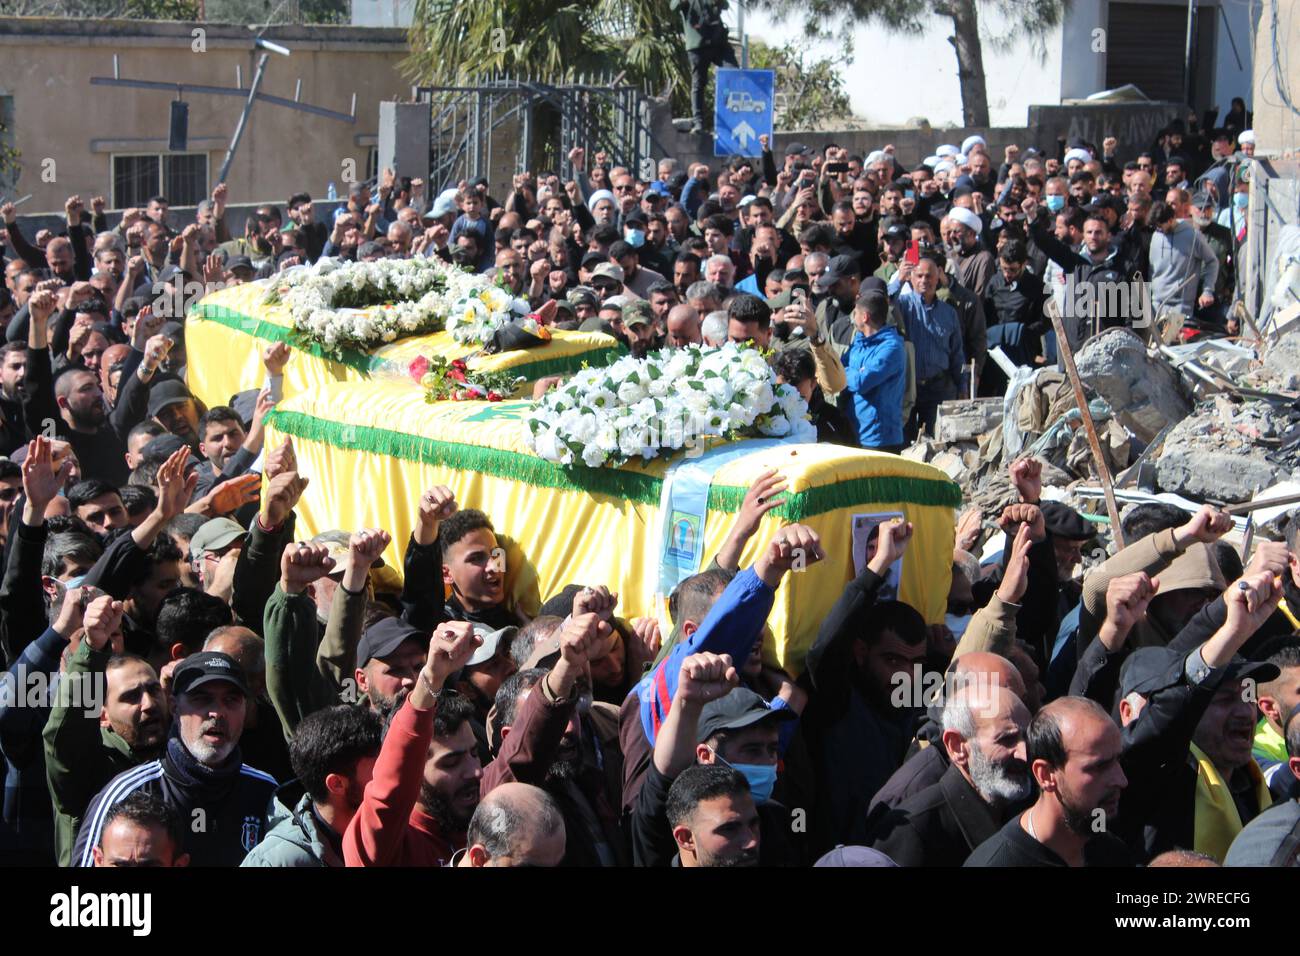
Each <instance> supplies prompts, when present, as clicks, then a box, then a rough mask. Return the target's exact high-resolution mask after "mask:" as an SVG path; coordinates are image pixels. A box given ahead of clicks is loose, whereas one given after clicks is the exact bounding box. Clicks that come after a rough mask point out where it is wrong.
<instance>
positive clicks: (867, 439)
mask: <svg viewBox="0 0 1300 956" xmlns="http://www.w3.org/2000/svg"><path fill="white" fill-rule="evenodd" d="M888 319H889V297H888V296H887V295H885V293H883V292H880V291H879V290H876V289H868V290H867V291H866V292H864V293H862V295H860V296H858V300H857V303H856V304H855V305H854V308H853V326H854V328H856V329H857V332H856V334H854V336H853V341H852V342H850V343H849V348H848V351H847V352H845V353H844V355H843V357H842V360H843V362H844V374H845V378H846V379H847V382H848V384H847V386H846V388H845V390H844V396H845V398H846V399H848V400H846V401H841V402H840V407H841V408H843V409H844V414H845V416H846V417H847V418H848V419H849V422H850V425H851V426H852V427H856V428H857V431H858V441H860V442H861V443H862V447H863V448H870V449H872V450H875V451H888V452H893V453H895V454H897V453H898V452H900V451H902V450H903V389H904V386H906V384H907V352H906V350H905V349H904V347H903V337H902V335H900V334H899V332H898V329H896V328H894V327H893V326H892V325H888V324H886V323H887V321H888Z"/></svg>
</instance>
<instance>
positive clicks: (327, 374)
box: [185, 282, 617, 407]
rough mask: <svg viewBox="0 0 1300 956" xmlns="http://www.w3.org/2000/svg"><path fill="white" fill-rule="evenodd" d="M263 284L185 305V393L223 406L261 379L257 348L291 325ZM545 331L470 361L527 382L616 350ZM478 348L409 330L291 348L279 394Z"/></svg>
mask: <svg viewBox="0 0 1300 956" xmlns="http://www.w3.org/2000/svg"><path fill="white" fill-rule="evenodd" d="M266 288H267V284H266V282H247V283H244V284H243V285H237V286H231V287H229V288H226V289H222V290H220V291H218V292H214V293H212V294H211V295H208V296H205V297H204V298H203V300H202V301H201V302H199V303H197V304H196V305H195V306H194V307H193V308H192V309H190V312H189V315H188V316H187V318H186V323H185V349H186V353H187V355H188V357H189V368H188V375H189V379H188V382H189V387H190V391H192V392H193V393H194V394H195V395H197V396H198V397H199V398H200V399H201V400H202V401H203V402H204V403H205V404H206V405H208V406H209V407H211V406H213V405H225V404H227V403H228V402H229V401H230V397H231V396H232V395H234V394H235V393H236V392H240V391H243V390H244V389H247V388H254V387H256V386H258V385H260V384H261V382H262V377H263V372H262V349H264V348H265V347H266V345H267V343H268V342H284V341H288V336H289V333H290V331H291V329H292V320H291V319H290V317H289V310H288V309H286V308H285V307H284V306H282V305H266V304H265V303H263V302H262V297H263V296H264V295H265V294H266ZM552 335H553V338H552V339H551V341H550V342H549V343H547V344H546V345H542V346H538V347H537V348H532V349H520V350H516V351H513V352H502V353H500V354H498V355H480V356H477V357H475V358H473V359H470V360H469V366H470V368H471V369H475V370H478V371H483V372H506V371H513V372H514V373H515V374H517V375H522V376H523V377H524V378H525V379H527V380H528V381H529V382H532V381H536V380H537V379H539V378H542V377H543V376H546V375H570V374H572V373H574V372H576V371H578V369H579V368H581V366H582V363H583V362H584V361H586V362H588V363H589V364H591V365H604V364H607V363H608V362H609V361H610V360H611V359H612V358H613V357H614V355H615V354H616V352H617V343H616V342H615V340H614V339H613V338H611V337H610V336H608V335H603V334H601V333H599V332H562V331H556V332H554V333H552ZM477 351H478V348H477V347H476V346H473V345H465V344H463V343H461V342H457V341H456V340H455V339H453V338H452V337H451V334H450V333H448V332H436V333H434V334H432V335H416V336H411V337H409V338H404V339H400V340H398V341H396V342H393V343H391V344H389V345H383V346H380V347H379V348H377V349H375V350H374V351H372V352H370V353H365V352H358V351H345V352H344V354H343V356H342V361H339V360H338V359H336V358H333V357H330V356H328V355H326V353H325V352H324V351H322V350H321V349H320V348H318V347H316V346H312V347H311V348H310V349H300V348H299V347H297V346H295V347H294V354H293V358H292V359H291V360H290V361H289V364H288V365H287V366H285V369H284V394H285V397H290V396H293V395H297V394H299V393H301V392H308V391H311V390H313V389H315V388H317V387H319V386H322V385H327V384H329V383H331V382H360V381H364V380H366V378H367V377H369V374H370V372H371V371H373V370H374V369H375V368H376V367H377V366H378V365H380V364H381V363H384V362H394V363H398V364H400V365H401V366H403V367H405V366H406V365H407V363H409V362H410V361H411V359H413V358H415V357H416V356H417V355H424V356H427V357H428V358H434V357H435V356H436V357H438V358H443V359H448V360H451V359H458V358H465V357H466V356H469V355H472V354H473V353H475V352H477Z"/></svg>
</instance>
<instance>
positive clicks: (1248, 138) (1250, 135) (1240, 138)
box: [1237, 129, 1255, 146]
mask: <svg viewBox="0 0 1300 956" xmlns="http://www.w3.org/2000/svg"><path fill="white" fill-rule="evenodd" d="M1237 142H1238V143H1241V144H1242V145H1243V146H1244V145H1245V144H1246V143H1253V142H1255V131H1254V130H1253V129H1243V130H1242V131H1241V132H1240V133H1238V134H1237Z"/></svg>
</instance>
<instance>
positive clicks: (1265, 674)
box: [1223, 654, 1282, 684]
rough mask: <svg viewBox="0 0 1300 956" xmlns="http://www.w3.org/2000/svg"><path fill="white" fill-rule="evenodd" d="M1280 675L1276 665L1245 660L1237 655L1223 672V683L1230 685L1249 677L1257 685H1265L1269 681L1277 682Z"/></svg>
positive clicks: (1280, 672)
mask: <svg viewBox="0 0 1300 956" xmlns="http://www.w3.org/2000/svg"><path fill="white" fill-rule="evenodd" d="M1281 675H1282V671H1281V669H1280V668H1279V667H1278V666H1277V665H1276V664H1270V663H1269V662H1268V661H1251V660H1247V659H1246V658H1244V657H1242V656H1241V655H1240V654H1238V655H1237V656H1236V657H1234V658H1233V659H1232V660H1231V661H1230V662H1229V664H1228V667H1227V670H1225V671H1224V674H1223V682H1224V683H1225V684H1231V683H1232V682H1233V681H1240V680H1245V679H1246V678H1248V677H1249V678H1251V679H1252V680H1254V681H1255V683H1257V684H1267V683H1268V682H1269V681H1271V680H1277V679H1278V678H1279V677H1280V676H1281Z"/></svg>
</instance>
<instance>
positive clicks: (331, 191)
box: [325, 180, 339, 202]
mask: <svg viewBox="0 0 1300 956" xmlns="http://www.w3.org/2000/svg"><path fill="white" fill-rule="evenodd" d="M325 198H326V199H328V200H329V201H330V202H334V201H335V200H336V199H338V198H339V191H338V190H337V189H335V188H334V181H333V180H330V184H329V188H327V189H326V190H325Z"/></svg>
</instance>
